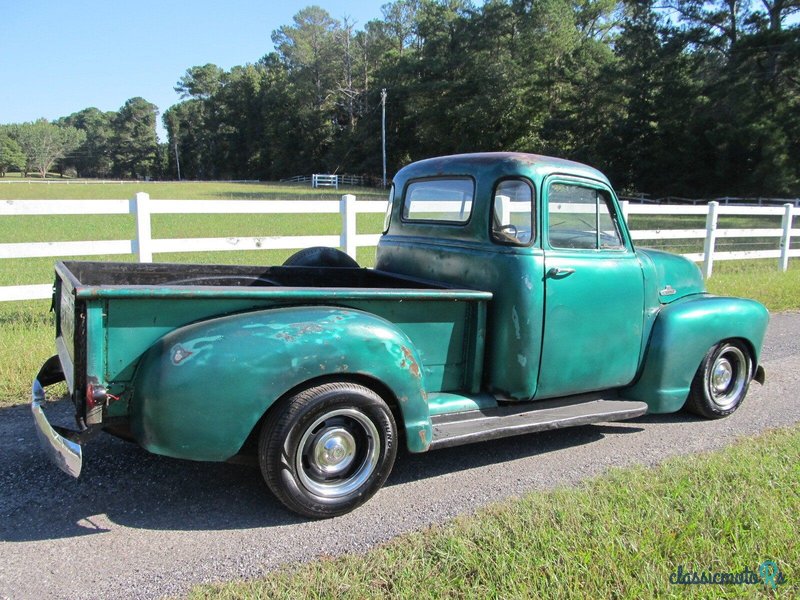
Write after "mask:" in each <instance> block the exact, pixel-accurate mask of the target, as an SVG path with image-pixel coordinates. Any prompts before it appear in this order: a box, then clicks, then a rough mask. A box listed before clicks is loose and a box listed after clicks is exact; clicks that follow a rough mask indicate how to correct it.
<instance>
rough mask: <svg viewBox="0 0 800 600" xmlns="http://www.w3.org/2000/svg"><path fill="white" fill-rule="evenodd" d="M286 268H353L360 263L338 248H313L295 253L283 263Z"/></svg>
mask: <svg viewBox="0 0 800 600" xmlns="http://www.w3.org/2000/svg"><path fill="white" fill-rule="evenodd" d="M283 266H285V267H352V268H356V269H357V268H359V266H358V263H357V262H356V261H355V260H354V259H353V257H351V256H350V255H349V254H347V253H346V252H342V251H341V250H339V249H337V248H327V247H325V246H312V247H311V248H304V249H303V250H300V251H299V252H295V253H294V254H292V255H291V256H290V257H289V258H287V259H286V261H285V262H284V263H283Z"/></svg>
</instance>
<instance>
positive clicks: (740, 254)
mask: <svg viewBox="0 0 800 600" xmlns="http://www.w3.org/2000/svg"><path fill="white" fill-rule="evenodd" d="M385 210H386V201H383V200H367V201H364V200H358V199H357V198H356V197H355V196H354V195H352V194H345V195H344V196H342V197H341V199H340V200H314V201H279V200H224V201H220V200H151V199H150V196H149V194H146V193H143V192H140V193H138V194H136V195H135V196H134V197H133V198H131V199H130V200H6V201H0V218H1V217H4V216H19V215H134V216H135V218H136V238H135V239H133V240H106V241H70V242H28V243H1V244H0V259H12V258H34V257H67V256H97V255H109V254H110V255H114V254H135V255H137V259H138V260H139V262H152V260H153V255H154V254H158V253H164V252H203V251H226V250H292V249H301V248H306V247H308V246H333V247H339V248H342V249H343V250H344V251H345V252H347V253H348V254H349V255H350V256H352V257H354V258H355V255H356V250H357V248H358V247H359V246H375V245H377V243H378V240H379V239H380V235H376V234H359V233H358V232H357V229H356V218H357V215H358V214H361V213H383V212H384V211H385ZM622 212H623V216H624V217H625V219H626V221H628V222H629V221H630V217H631V216H632V215H649V216H665V215H667V216H668V215H678V216H694V217H699V216H703V217H704V218H705V227H704V228H697V229H647V230H644V229H633V230H632V231H631V237H632V238H633V239H634V240H635V241H637V242H639V241H647V240H680V239H686V240H700V239H702V240H704V242H703V252H693V253H686V254H684V255H683V256H686V257H687V258H689V259H690V260H693V261H696V262H702V270H703V275H704V276H705V277H706V278H708V277H710V276H711V274H712V272H713V265H714V262H715V261H718V260H745V259H756V258H776V259H778V268H779V269H781V270H783V271H785V270H786V269H787V268H788V264H789V258H790V257H800V249H794V250H793V249H792V248H791V245H792V238H796V237H797V236H800V229H794V228H793V225H792V224H793V219H794V217H795V216H797V215H799V214H800V208H797V207H795V206H793V205H792V204H788V203H787V204H785V205H784V206H783V207H743V206H720V204H719V203H718V202H710V203H709V204H708V205H707V206H688V205H682V206H665V205H648V204H631V203H630V202H627V201H623V202H622ZM321 213H328V214H336V213H338V214H339V215H340V216H341V230H340V233H339V234H338V235H336V234H333V235H318V236H261V237H226V238H181V239H153V237H152V232H151V216H152V215H154V214H259V215H267V214H321ZM720 216H748V217H772V218H773V220H776V218H777V217H780V218H781V227H780V228H777V227H769V228H767V227H765V228H746V229H744V228H742V229H730V228H729V229H720V228H719V218H720ZM726 238H776V244H775V246H774V249H769V250H745V251H727V252H725V251H719V250H717V248H716V245H717V240H719V239H726ZM50 294H51V285H50V284H39V285H17V286H4V287H0V301H9V300H34V299H41V298H49V297H50Z"/></svg>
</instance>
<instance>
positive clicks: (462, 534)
mask: <svg viewBox="0 0 800 600" xmlns="http://www.w3.org/2000/svg"><path fill="white" fill-rule="evenodd" d="M799 480H800V428H793V429H788V430H780V431H773V432H769V433H767V434H763V435H761V436H759V437H757V438H750V439H744V440H740V441H739V442H738V443H736V444H735V445H733V446H732V447H729V448H727V449H725V450H722V451H718V452H714V453H710V454H705V455H696V456H685V457H679V458H674V459H671V460H668V461H666V462H665V463H663V464H662V465H660V466H658V467H655V468H648V467H644V466H639V467H633V468H626V469H616V470H613V471H611V472H610V473H608V474H607V475H606V476H603V477H599V478H596V479H594V480H591V481H589V482H587V483H585V484H583V485H580V486H578V487H571V488H561V489H556V490H553V491H547V492H535V493H531V494H528V495H526V496H525V497H523V498H520V499H513V500H509V501H507V502H504V503H501V504H496V505H493V506H490V507H489V508H485V509H481V510H479V511H478V512H477V513H476V514H475V515H472V516H467V517H461V518H458V519H456V520H454V521H452V522H450V523H447V524H445V525H443V526H436V527H432V528H430V529H428V530H426V531H421V532H416V533H412V534H408V535H404V536H401V537H399V538H396V539H395V540H393V541H391V542H389V543H387V544H386V545H384V546H382V547H379V548H377V549H374V550H371V551H369V552H367V553H366V554H364V555H349V556H343V557H340V558H334V559H330V558H328V559H320V560H315V561H312V562H310V563H308V564H305V565H302V566H299V567H294V568H286V569H284V570H282V571H278V572H275V573H273V574H270V575H269V576H267V577H266V578H264V579H261V580H256V581H246V582H232V583H227V584H222V585H213V586H200V587H197V588H195V589H194V590H193V591H192V592H191V593H190V594H189V598H190V599H191V600H201V599H202V600H212V599H213V600H233V599H242V598H359V599H360V598H580V599H583V598H661V597H674V598H683V597H691V598H741V597H759V596H760V597H765V598H767V597H785V598H791V597H795V598H796V597H798V594H800V581H799V579H798V578H800V568H798V566H799V565H800V545H798V544H797V543H796V537H797V531H798V530H800V511H798V506H800V487H798V485H797V482H798V481H799ZM765 560H773V561H775V562H776V563H777V564H778V567H779V568H780V569H781V572H782V573H783V575H784V577H785V583H784V584H782V585H780V586H778V589H777V591H773V590H771V589H770V588H768V587H767V586H766V585H765V584H764V583H758V584H755V585H735V584H733V585H676V584H674V583H671V582H670V576H671V575H672V574H673V573H676V572H677V569H678V567H679V566H680V567H682V569H683V572H686V571H692V572H694V571H696V572H699V573H702V572H704V571H705V572H708V573H717V572H719V573H734V574H735V573H740V572H742V571H743V570H744V569H745V568H747V569H749V570H751V571H754V570H755V571H756V572H757V570H758V566H759V565H760V564H761V563H762V562H763V561H765Z"/></svg>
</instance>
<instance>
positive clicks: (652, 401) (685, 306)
mask: <svg viewBox="0 0 800 600" xmlns="http://www.w3.org/2000/svg"><path fill="white" fill-rule="evenodd" d="M768 320H769V314H768V313H767V309H766V308H764V307H763V306H762V305H761V304H759V303H758V302H755V301H754V300H744V299H742V298H722V297H717V296H710V295H694V296H688V297H684V298H682V299H680V300H677V301H675V302H673V303H671V304H669V305H667V306H666V307H664V308H663V309H662V310H661V311H660V312H659V314H658V317H657V318H656V321H655V324H654V326H653V331H652V334H651V335H650V339H649V342H648V346H647V347H648V351H647V356H646V357H645V360H644V364H643V366H642V369H641V375H640V376H639V378H638V379H637V381H636V383H635V384H634V385H632V386H631V387H629V388H627V389H624V390H623V391H622V393H623V394H624V395H625V397H627V398H631V399H632V400H641V401H643V402H646V403H647V404H648V406H649V411H650V412H653V413H667V412H674V411H676V410H680V409H681V408H682V407H683V405H684V403H685V401H686V398H687V396H688V394H689V387H690V386H691V383H692V379H693V378H694V375H695V373H696V372H697V368H698V367H699V366H700V363H701V361H702V360H703V357H704V356H705V355H706V353H707V352H708V350H709V349H710V348H711V347H712V346H714V345H716V344H717V343H719V342H720V341H723V340H728V339H741V340H745V341H746V342H747V343H748V345H749V346H750V348H751V350H752V351H753V358H754V363H755V364H756V365H757V364H758V360H759V356H760V352H761V345H762V343H763V341H764V334H765V332H766V328H767V322H768Z"/></svg>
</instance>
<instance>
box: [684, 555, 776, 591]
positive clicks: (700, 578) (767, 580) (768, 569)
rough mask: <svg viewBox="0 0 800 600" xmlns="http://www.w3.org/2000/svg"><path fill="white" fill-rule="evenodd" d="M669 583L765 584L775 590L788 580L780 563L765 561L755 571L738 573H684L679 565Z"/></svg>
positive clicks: (747, 568)
mask: <svg viewBox="0 0 800 600" xmlns="http://www.w3.org/2000/svg"><path fill="white" fill-rule="evenodd" d="M669 582H670V583H674V584H677V585H755V584H759V583H763V584H764V585H768V586H769V587H771V588H772V589H773V590H775V589H777V588H778V586H779V585H781V584H782V583H786V578H785V577H784V576H783V573H781V570H780V569H779V568H778V563H776V562H775V561H774V560H765V561H764V562H762V563H761V564H760V565H759V566H758V568H757V569H755V570H751V569H750V567H745V568H744V569H742V570H741V571H738V572H736V573H734V572H729V573H725V572H720V571H717V572H713V571H699V572H698V571H684V570H683V565H679V566H678V570H677V571H675V572H674V573H672V575H670V576H669Z"/></svg>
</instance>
